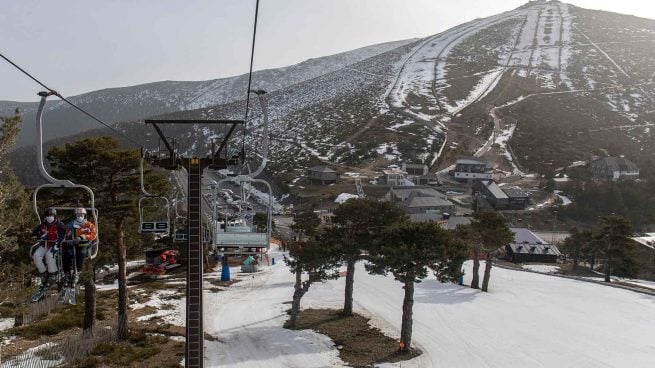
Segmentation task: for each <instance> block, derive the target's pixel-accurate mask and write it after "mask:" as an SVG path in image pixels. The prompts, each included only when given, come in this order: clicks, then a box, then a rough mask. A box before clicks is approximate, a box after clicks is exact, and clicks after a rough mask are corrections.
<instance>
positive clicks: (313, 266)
mask: <svg viewBox="0 0 655 368" xmlns="http://www.w3.org/2000/svg"><path fill="white" fill-rule="evenodd" d="M294 221H296V222H294V224H293V225H292V226H291V228H292V229H294V230H295V231H296V232H298V233H299V234H300V235H299V236H300V240H299V241H297V242H295V243H294V244H293V245H291V246H290V247H289V257H285V258H284V261H285V262H286V264H287V265H288V266H289V270H290V271H291V273H293V274H294V276H295V283H294V293H293V300H292V302H291V311H290V312H289V314H290V316H291V318H290V319H289V322H288V326H290V327H295V325H296V320H297V318H298V314H299V313H300V301H301V299H302V297H303V296H304V295H305V294H306V293H307V292H308V291H309V287H310V286H311V285H312V284H313V283H315V282H322V281H326V280H329V279H335V278H337V277H338V276H339V273H338V269H337V267H338V266H339V258H338V257H335V255H334V250H333V249H332V248H331V247H330V246H329V244H328V242H325V241H324V240H323V239H322V237H321V236H319V234H318V231H319V230H318V226H319V225H320V219H319V218H318V216H317V215H316V214H315V213H313V212H304V213H302V214H300V215H298V216H296V218H295V220H294ZM304 274H306V278H305V279H304V280H303V275H304Z"/></svg>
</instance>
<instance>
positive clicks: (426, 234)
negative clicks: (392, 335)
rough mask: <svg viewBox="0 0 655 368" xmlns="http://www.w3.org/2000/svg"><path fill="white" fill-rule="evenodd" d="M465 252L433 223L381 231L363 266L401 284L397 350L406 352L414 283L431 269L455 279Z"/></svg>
mask: <svg viewBox="0 0 655 368" xmlns="http://www.w3.org/2000/svg"><path fill="white" fill-rule="evenodd" d="M467 255H468V251H467V249H466V247H465V246H464V245H463V244H461V243H460V242H458V241H456V240H455V238H454V236H453V234H452V233H451V232H449V231H447V230H444V229H442V228H441V227H440V226H439V225H437V224H435V223H429V222H424V223H408V222H406V223H401V224H400V225H398V226H394V227H390V228H387V229H385V230H383V231H382V232H381V234H380V237H379V238H378V242H376V244H375V246H374V247H373V248H372V249H371V254H370V255H369V260H370V262H371V263H370V264H369V265H367V269H368V271H369V272H370V273H373V274H383V275H386V274H387V273H389V272H390V273H391V274H393V276H394V277H395V279H396V280H398V281H400V282H401V283H403V288H404V290H405V296H404V299H403V307H402V310H403V314H402V325H401V331H400V342H401V345H400V349H399V350H400V352H407V351H409V349H410V347H411V344H412V324H413V318H412V313H413V306H414V286H415V284H416V283H419V282H421V281H422V280H423V279H424V278H425V277H427V275H428V271H429V269H432V270H434V272H435V275H436V277H437V279H438V280H439V281H441V282H446V281H456V280H457V279H458V278H459V276H460V275H461V270H460V265H461V264H462V262H463V260H464V259H465V258H466V256H467Z"/></svg>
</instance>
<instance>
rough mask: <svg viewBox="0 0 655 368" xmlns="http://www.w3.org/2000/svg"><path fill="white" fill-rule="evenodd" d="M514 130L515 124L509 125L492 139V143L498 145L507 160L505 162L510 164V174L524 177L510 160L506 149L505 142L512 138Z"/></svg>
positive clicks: (510, 156)
mask: <svg viewBox="0 0 655 368" xmlns="http://www.w3.org/2000/svg"><path fill="white" fill-rule="evenodd" d="M515 129H516V124H511V125H509V126H508V127H507V128H505V129H503V130H501V131H500V132H499V133H498V134H497V135H496V138H495V139H494V143H496V144H498V145H499V146H500V148H501V150H502V151H503V154H504V155H505V157H506V158H507V161H508V162H509V163H510V164H512V168H513V170H512V174H514V175H525V173H523V172H522V171H521V170H519V168H518V167H517V166H516V164H515V163H514V160H513V158H512V155H511V154H510V152H509V150H508V149H507V141H509V139H510V138H512V135H513V134H514V130H515Z"/></svg>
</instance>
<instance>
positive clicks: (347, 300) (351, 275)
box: [341, 259, 355, 316]
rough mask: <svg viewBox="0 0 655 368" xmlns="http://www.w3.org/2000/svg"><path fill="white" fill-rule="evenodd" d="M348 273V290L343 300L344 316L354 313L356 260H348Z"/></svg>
mask: <svg viewBox="0 0 655 368" xmlns="http://www.w3.org/2000/svg"><path fill="white" fill-rule="evenodd" d="M347 265H348V266H347V268H346V269H347V273H346V292H345V296H344V300H343V312H342V313H341V314H342V315H344V316H352V315H353V289H354V284H355V260H354V259H349V260H348V262H347Z"/></svg>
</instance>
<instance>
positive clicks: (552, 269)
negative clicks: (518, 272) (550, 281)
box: [522, 264, 559, 273]
mask: <svg viewBox="0 0 655 368" xmlns="http://www.w3.org/2000/svg"><path fill="white" fill-rule="evenodd" d="M522 268H524V269H526V270H530V271H535V272H541V273H558V272H559V266H553V265H543V264H524V265H523V266H522Z"/></svg>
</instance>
